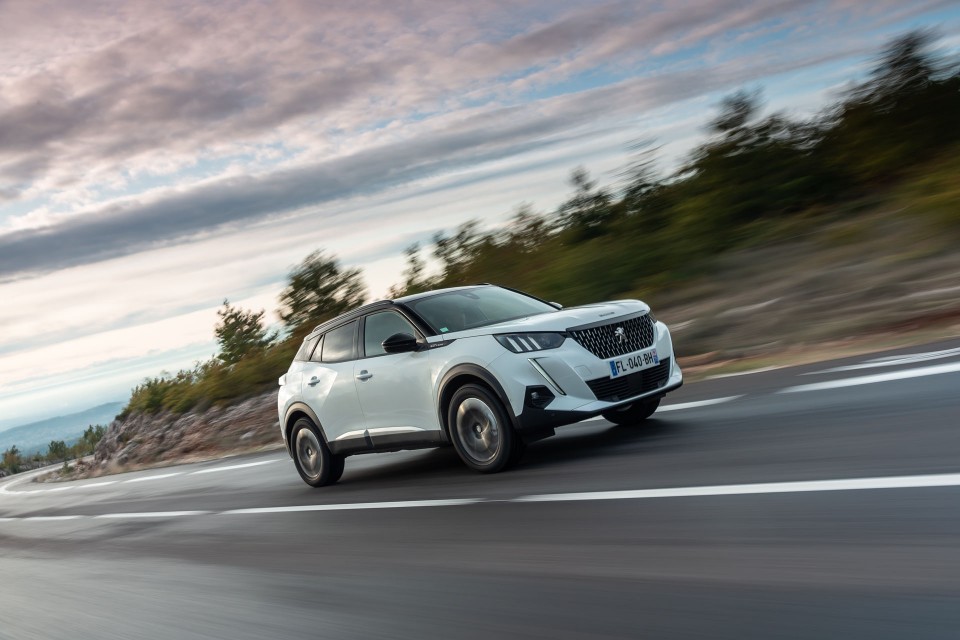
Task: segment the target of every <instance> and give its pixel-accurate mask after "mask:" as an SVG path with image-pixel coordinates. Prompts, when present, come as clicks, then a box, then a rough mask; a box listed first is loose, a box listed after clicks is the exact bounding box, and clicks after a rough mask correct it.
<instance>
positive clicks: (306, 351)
mask: <svg viewBox="0 0 960 640" xmlns="http://www.w3.org/2000/svg"><path fill="white" fill-rule="evenodd" d="M319 339H320V337H319V336H317V337H315V338H307V339H305V340H304V341H303V344H302V345H300V350H299V351H297V355H295V356H294V357H293V359H294V360H309V359H310V354H311V353H313V349H314V348H315V347H316V346H317V340H319Z"/></svg>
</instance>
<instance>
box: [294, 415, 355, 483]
mask: <svg viewBox="0 0 960 640" xmlns="http://www.w3.org/2000/svg"><path fill="white" fill-rule="evenodd" d="M290 447H291V450H292V451H293V464H294V465H295V466H296V467H297V473H299V474H300V477H301V478H303V481H304V482H306V483H307V484H308V485H310V486H311V487H323V486H326V485H328V484H333V483H334V482H336V481H337V480H339V479H340V474H342V473H343V457H342V456H334V455H333V454H331V453H330V449H328V448H327V443H326V442H324V441H323V435H322V434H321V433H320V430H319V429H317V426H316V425H315V424H313V422H311V421H310V420H309V419H308V418H300V419H299V420H297V421H296V422H295V423H294V424H293V429H292V430H291V431H290ZM338 459H339V465H338V463H337V460H338Z"/></svg>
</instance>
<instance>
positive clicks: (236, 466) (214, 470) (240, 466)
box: [187, 458, 281, 476]
mask: <svg viewBox="0 0 960 640" xmlns="http://www.w3.org/2000/svg"><path fill="white" fill-rule="evenodd" d="M280 460H281V459H280V458H272V459H270V460H260V461H258V462H246V463H244V464H231V465H229V466H226V467H212V468H210V469H200V470H199V471H191V472H190V473H189V474H187V475H191V476H196V475H200V474H201V473H217V472H218V471H230V470H232V469H246V468H247V467H259V466H260V465H262V464H270V463H271V462H280Z"/></svg>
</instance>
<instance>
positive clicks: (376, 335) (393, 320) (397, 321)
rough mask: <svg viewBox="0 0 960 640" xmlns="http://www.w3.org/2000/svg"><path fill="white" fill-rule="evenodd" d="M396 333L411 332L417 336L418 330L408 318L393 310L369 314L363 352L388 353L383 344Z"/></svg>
mask: <svg viewBox="0 0 960 640" xmlns="http://www.w3.org/2000/svg"><path fill="white" fill-rule="evenodd" d="M395 333H409V334H410V335H412V336H416V335H417V330H416V329H414V328H413V325H412V324H410V322H409V321H408V320H407V319H406V318H404V317H403V316H401V315H400V314H399V313H396V312H393V311H383V312H381V313H375V314H373V315H372V316H367V320H366V322H365V323H364V325H363V352H364V353H365V354H366V355H367V357H370V356H378V355H380V354H382V353H386V352H385V351H384V350H383V346H381V345H382V343H383V341H384V340H386V339H387V338H389V337H390V336H392V335H393V334H395Z"/></svg>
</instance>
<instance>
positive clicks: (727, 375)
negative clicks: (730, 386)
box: [705, 364, 786, 380]
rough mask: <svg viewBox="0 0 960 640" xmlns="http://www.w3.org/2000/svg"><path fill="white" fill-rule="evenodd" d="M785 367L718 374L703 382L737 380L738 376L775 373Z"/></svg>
mask: <svg viewBox="0 0 960 640" xmlns="http://www.w3.org/2000/svg"><path fill="white" fill-rule="evenodd" d="M784 367H786V365H783V364H774V365H771V366H769V367H761V368H759V369H749V370H747V371H735V372H734V373H718V374H716V375H712V376H707V377H706V378H705V380H722V379H723V378H737V377H739V376H749V375H753V374H754V373H766V372H767V371H776V370H777V369H783V368H784Z"/></svg>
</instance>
